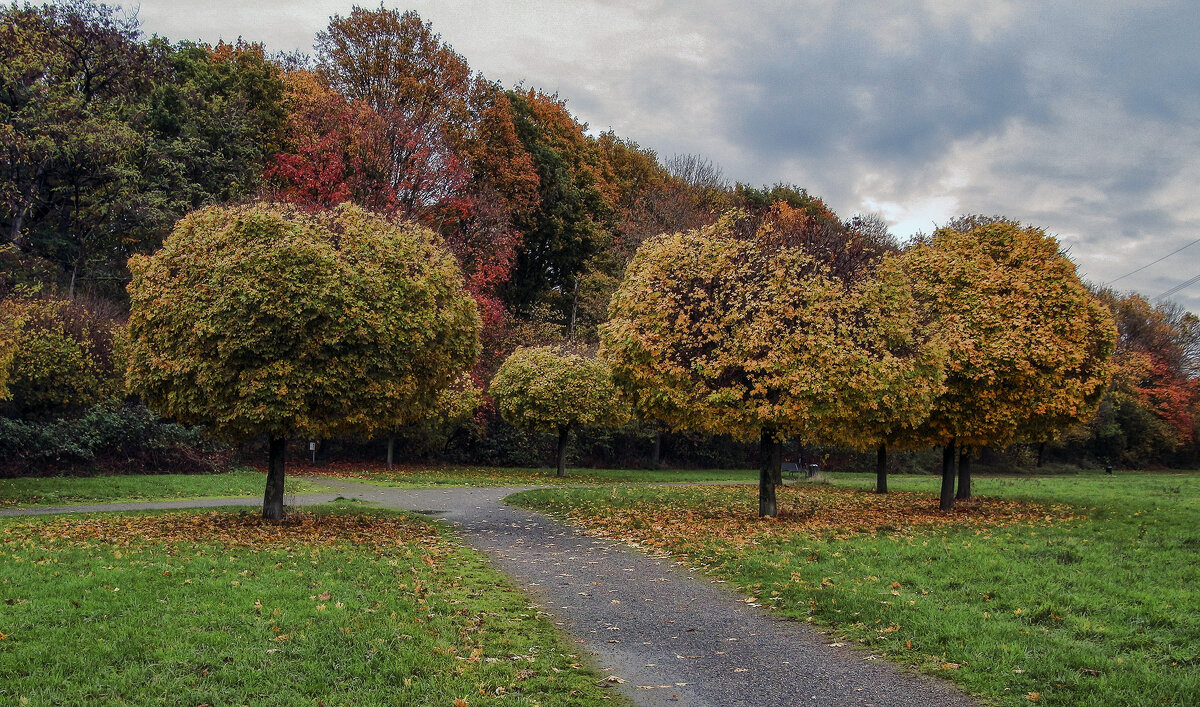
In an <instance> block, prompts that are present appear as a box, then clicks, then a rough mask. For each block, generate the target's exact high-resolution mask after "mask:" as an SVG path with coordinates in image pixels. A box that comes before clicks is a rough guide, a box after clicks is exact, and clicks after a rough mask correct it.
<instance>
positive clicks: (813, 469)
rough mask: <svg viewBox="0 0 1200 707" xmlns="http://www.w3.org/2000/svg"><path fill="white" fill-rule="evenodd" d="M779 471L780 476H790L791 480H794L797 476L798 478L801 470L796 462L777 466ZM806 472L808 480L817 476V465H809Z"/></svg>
mask: <svg viewBox="0 0 1200 707" xmlns="http://www.w3.org/2000/svg"><path fill="white" fill-rule="evenodd" d="M779 471H780V475H781V476H782V475H783V474H791V477H792V478H793V479H795V478H797V477H798V476H800V471H801V469H800V465H799V464H797V463H796V462H784V463H783V464H781V465H780V466H779ZM806 471H807V473H808V478H810V479H811V478H812V477H814V476H816V475H817V465H816V464H809V465H808V469H807V470H806Z"/></svg>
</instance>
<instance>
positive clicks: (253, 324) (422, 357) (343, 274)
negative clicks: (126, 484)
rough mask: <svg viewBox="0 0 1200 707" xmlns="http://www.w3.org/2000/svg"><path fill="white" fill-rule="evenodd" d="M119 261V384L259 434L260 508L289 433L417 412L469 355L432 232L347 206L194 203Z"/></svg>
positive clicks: (393, 419) (457, 280)
mask: <svg viewBox="0 0 1200 707" xmlns="http://www.w3.org/2000/svg"><path fill="white" fill-rule="evenodd" d="M129 268H130V271H131V272H132V274H133V280H132V282H131V283H130V284H129V297H130V307H131V312H130V322H129V342H128V354H127V355H128V372H127V381H128V383H129V387H130V390H131V391H132V392H134V393H135V394H137V395H140V396H142V397H143V398H144V399H145V400H146V402H147V403H148V404H149V405H150V407H152V408H153V409H155V410H156V411H157V412H159V413H160V414H162V415H164V416H166V417H170V418H175V419H178V420H181V421H185V422H190V423H201V424H206V425H209V426H210V428H211V429H212V430H213V431H214V432H215V433H217V434H220V435H223V436H225V437H229V438H235V439H245V438H249V437H253V436H255V435H266V436H267V437H268V438H269V440H270V451H269V460H270V463H269V471H268V475H267V488H266V493H265V495H264V498H263V515H264V517H267V518H276V519H277V518H280V517H282V514H283V488H284V486H283V482H284V451H285V445H286V441H287V439H288V437H291V436H294V435H301V434H303V435H309V436H312V437H327V436H330V435H334V434H340V433H346V432H351V431H354V432H364V433H370V432H372V431H374V430H378V429H393V428H395V427H398V426H400V425H403V424H406V423H409V422H413V421H416V420H420V419H422V418H424V417H426V416H427V415H428V413H429V411H430V410H431V409H433V408H434V407H435V405H436V402H437V398H438V395H439V393H440V392H441V391H442V390H443V389H445V388H446V387H447V386H448V385H450V384H451V383H452V382H453V381H455V380H456V379H457V377H458V375H459V373H460V372H462V371H463V370H465V369H467V368H469V367H470V366H471V365H472V364H473V363H474V362H475V358H476V356H477V355H478V353H479V339H478V336H479V334H478V331H479V314H478V312H477V311H476V308H475V303H474V301H472V300H471V298H470V297H469V296H468V295H467V294H466V292H465V291H464V289H463V281H462V275H461V274H460V272H459V270H458V267H457V266H456V264H455V263H454V259H453V258H452V257H451V256H450V255H449V253H447V252H446V251H445V250H444V249H443V248H442V247H441V246H440V244H439V242H438V238H437V237H436V236H435V235H434V234H433V233H431V232H430V231H429V230H427V229H425V228H422V227H420V226H416V225H413V224H400V223H392V222H389V221H387V220H385V219H383V218H381V217H379V216H376V215H374V214H371V213H369V212H367V211H364V210H362V209H360V208H358V207H355V206H351V205H348V204H344V205H342V206H340V207H338V208H336V209H334V210H332V211H327V212H322V213H318V214H307V213H304V212H302V211H299V210H297V209H295V208H293V207H286V206H274V205H264V204H251V205H247V206H237V207H222V208H209V209H204V210H202V211H197V212H194V213H192V214H190V215H189V216H187V217H186V218H184V219H183V220H181V221H180V222H179V223H178V224H177V225H176V227H175V231H174V232H173V233H172V234H171V236H170V237H168V238H167V239H166V241H165V242H164V243H163V247H162V249H161V250H159V251H158V252H157V253H155V254H154V255H152V256H149V257H135V258H133V259H131V260H130V263H129Z"/></svg>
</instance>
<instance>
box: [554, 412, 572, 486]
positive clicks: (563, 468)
mask: <svg viewBox="0 0 1200 707" xmlns="http://www.w3.org/2000/svg"><path fill="white" fill-rule="evenodd" d="M570 437H571V426H570V425H559V426H558V457H557V459H558V470H557V471H556V472H555V474H556V475H557V476H559V477H563V476H566V475H567V441H568V440H569V439H570Z"/></svg>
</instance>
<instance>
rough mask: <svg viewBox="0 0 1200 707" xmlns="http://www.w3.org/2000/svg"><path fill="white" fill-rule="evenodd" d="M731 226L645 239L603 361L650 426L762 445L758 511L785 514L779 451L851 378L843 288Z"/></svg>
mask: <svg viewBox="0 0 1200 707" xmlns="http://www.w3.org/2000/svg"><path fill="white" fill-rule="evenodd" d="M731 226H732V224H731V223H730V222H729V221H728V220H725V219H723V220H722V221H720V222H718V223H717V224H715V225H713V226H710V227H707V228H704V229H700V230H698V231H693V232H689V233H685V234H675V235H663V236H658V237H656V238H653V239H650V240H648V241H647V242H646V243H644V244H643V245H642V246H641V247H640V248H639V249H638V252H637V254H636V255H635V256H634V258H633V261H632V262H631V263H630V265H629V268H628V269H627V270H626V274H625V280H624V281H623V282H622V283H621V286H620V288H619V289H618V290H617V292H616V294H615V295H614V296H613V299H612V303H611V305H610V307H609V313H610V317H611V319H610V320H609V322H608V323H606V324H605V325H604V326H603V327H602V328H601V354H602V355H603V356H604V357H605V358H607V359H608V360H609V361H611V363H612V366H613V371H614V374H615V375H616V378H617V381H618V383H619V385H620V386H621V387H622V389H624V390H625V391H626V392H627V393H629V394H630V395H631V396H632V397H633V400H634V406H635V409H636V410H637V411H638V413H639V414H641V415H642V416H643V417H646V418H651V419H658V420H661V421H663V422H664V423H666V424H667V425H669V426H670V427H672V428H675V429H697V430H702V431H706V432H710V433H718V434H721V433H723V434H730V435H733V436H735V437H738V438H741V439H747V440H748V439H753V438H755V437H757V438H758V439H759V440H760V445H761V449H762V465H761V469H760V476H759V514H760V515H764V516H774V515H777V513H778V509H777V506H776V501H775V484H776V480H777V478H778V469H779V463H780V454H781V447H780V444H781V442H782V441H783V440H784V439H786V438H788V437H792V436H810V435H812V434H814V433H816V432H817V431H819V430H820V428H821V425H822V421H823V420H824V419H826V418H828V417H829V416H831V415H835V414H836V413H837V412H838V411H839V410H840V408H841V406H842V400H841V397H840V396H839V391H840V390H842V389H844V388H846V387H847V386H848V385H849V379H850V378H851V377H852V375H853V373H854V371H853V370H852V369H853V366H854V364H855V357H854V355H853V349H854V341H853V338H852V337H850V336H849V326H848V325H849V323H850V320H851V318H852V315H853V308H852V303H851V301H850V295H849V291H848V288H847V286H846V285H845V284H844V283H843V282H842V281H841V280H839V279H837V278H834V277H832V276H830V275H829V274H828V272H827V269H826V268H825V267H824V266H822V265H821V263H819V262H818V261H817V260H816V259H814V258H813V257H812V256H811V255H809V254H808V253H806V252H805V251H804V250H803V249H802V248H800V247H793V246H790V245H788V244H780V243H770V242H764V241H765V240H766V239H756V238H754V239H747V238H739V237H736V235H735V234H734V232H733V229H732V227H731Z"/></svg>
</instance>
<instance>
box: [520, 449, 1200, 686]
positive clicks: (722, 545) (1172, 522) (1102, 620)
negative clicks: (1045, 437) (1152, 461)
mask: <svg viewBox="0 0 1200 707" xmlns="http://www.w3.org/2000/svg"><path fill="white" fill-rule="evenodd" d="M870 485H871V479H870V477H868V476H866V475H862V476H851V475H840V474H839V475H836V480H835V481H834V483H832V484H828V485H797V486H795V487H792V488H787V489H783V490H781V492H780V507H781V511H782V514H781V517H780V518H779V519H777V520H770V519H767V520H760V519H757V518H755V517H754V514H755V512H756V509H757V502H756V500H755V490H754V489H752V488H739V487H701V488H665V489H663V488H657V489H656V488H645V487H640V488H612V489H555V490H548V491H531V492H526V493H523V494H520V495H519V496H517V497H512V498H511V500H512V502H515V503H517V504H519V505H522V506H526V507H531V508H537V509H542V510H547V511H550V512H552V513H555V514H560V515H562V516H564V517H567V518H569V519H571V520H572V521H573V522H576V523H579V524H582V525H584V526H586V527H590V528H592V529H593V532H595V533H597V534H600V535H606V536H609V537H616V538H622V539H625V540H630V541H635V542H637V543H639V544H641V545H643V546H650V547H654V548H662V549H665V550H667V551H669V552H672V553H674V554H676V555H680V556H684V557H685V558H686V561H687V562H689V563H690V564H692V565H695V566H702V567H704V568H706V571H707V572H708V573H710V574H712V575H715V576H717V577H719V578H721V579H722V580H724V581H726V582H728V583H729V584H731V585H733V586H734V587H736V588H737V589H738V590H739V591H742V592H745V593H747V594H748V595H751V596H753V597H754V598H755V599H756V600H757V602H758V603H761V604H763V605H765V606H770V607H773V608H774V609H776V610H777V611H779V612H781V613H783V614H786V615H788V616H792V617H796V618H799V619H801V620H808V621H812V622H814V623H816V624H817V625H820V626H822V627H824V629H825V630H827V631H828V632H829V634H830V639H829V640H830V642H831V643H842V642H846V643H861V644H862V645H863V646H864V647H866V648H867V649H868V650H870V651H871V652H872V653H874V654H876V655H881V656H886V657H887V658H889V659H891V660H894V661H898V662H901V663H905V664H909V665H913V666H917V667H919V668H920V669H922V670H925V671H927V672H930V673H933V674H936V675H940V676H943V677H947V678H949V679H952V680H955V681H957V682H959V683H961V684H962V685H963V686H964V687H965V688H966V689H968V690H969V691H971V692H972V693H975V694H977V695H980V696H983V697H986V698H988V699H990V700H994V701H997V702H999V703H1001V704H1009V705H1018V704H1030V703H1035V702H1036V703H1038V704H1047V705H1145V704H1175V705H1183V704H1195V703H1196V696H1197V695H1200V592H1197V591H1196V588H1197V587H1198V586H1200V562H1198V561H1197V552H1198V551H1200V475H1197V474H1194V473H1193V474H1149V473H1142V474H1134V473H1127V474H1118V475H1116V476H1112V477H1106V476H1104V475H1103V474H1091V475H1079V476H1057V477H1032V478H1018V477H1006V478H991V479H979V480H977V484H976V491H977V493H979V494H984V495H985V496H986V497H987V498H984V499H976V500H973V501H972V502H969V503H965V504H962V507H961V508H959V509H958V510H956V511H955V512H952V513H949V514H944V513H940V512H938V511H937V510H936V507H937V499H936V497H935V494H936V492H937V479H935V478H933V477H894V478H893V479H892V480H891V484H890V485H891V487H892V488H893V489H894V490H896V492H894V493H892V494H888V495H887V496H886V497H882V496H879V495H877V494H872V493H868V492H866V491H864V490H862V489H864V488H868V487H869V486H870ZM856 487H858V488H856Z"/></svg>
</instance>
